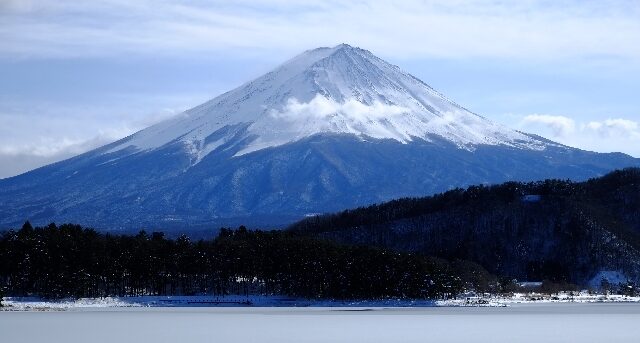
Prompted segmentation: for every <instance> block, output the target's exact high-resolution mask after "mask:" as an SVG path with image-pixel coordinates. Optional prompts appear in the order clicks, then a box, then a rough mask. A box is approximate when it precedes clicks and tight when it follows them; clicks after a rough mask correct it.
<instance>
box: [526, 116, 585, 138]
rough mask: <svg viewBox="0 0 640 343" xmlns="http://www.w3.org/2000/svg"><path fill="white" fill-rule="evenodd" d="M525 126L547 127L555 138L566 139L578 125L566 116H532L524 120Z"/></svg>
mask: <svg viewBox="0 0 640 343" xmlns="http://www.w3.org/2000/svg"><path fill="white" fill-rule="evenodd" d="M522 124H524V125H525V126H533V125H535V124H538V125H542V126H545V127H547V128H549V129H550V130H551V132H552V133H553V136H554V137H565V136H567V135H570V134H572V133H574V131H575V128H576V123H575V121H574V120H573V119H571V118H568V117H565V116H553V115H548V114H531V115H528V116H526V117H524V119H523V120H522Z"/></svg>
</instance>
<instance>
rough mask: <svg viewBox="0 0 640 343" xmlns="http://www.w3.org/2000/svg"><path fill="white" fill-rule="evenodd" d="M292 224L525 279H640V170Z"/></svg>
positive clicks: (479, 190)
mask: <svg viewBox="0 0 640 343" xmlns="http://www.w3.org/2000/svg"><path fill="white" fill-rule="evenodd" d="M290 230H291V231H292V232H297V233H298V234H303V235H308V236H310V237H317V238H323V239H330V240H333V241H335V242H340V243H344V244H363V245H368V246H377V247H384V248H387V249H392V250H395V251H404V252H412V253H417V254H422V255H425V256H436V257H440V258H444V259H449V260H452V259H463V260H470V261H474V262H477V263H478V264H480V265H481V266H483V267H484V268H486V269H487V270H488V271H489V272H490V273H492V274H495V275H498V276H501V277H508V278H516V279H518V280H532V281H542V280H545V279H547V280H551V281H553V282H557V283H573V284H577V285H580V286H587V285H588V284H589V281H590V280H592V278H594V277H595V276H596V275H597V274H598V272H600V271H619V272H622V273H624V274H625V275H626V276H627V277H628V278H629V281H631V282H633V283H635V284H638V283H639V282H640V169H638V168H629V169H624V170H619V171H615V172H612V173H610V174H607V175H605V176H603V177H600V178H594V179H591V180H588V181H585V182H572V181H569V180H545V181H538V182H528V183H521V182H507V183H504V184H500V185H488V186H484V185H479V186H472V187H469V188H467V189H454V190H451V191H448V192H445V193H442V194H437V195H434V196H430V197H423V198H406V199H398V200H394V201H390V202H386V203H382V204H378V205H373V206H369V207H362V208H358V209H353V210H347V211H343V212H339V213H336V214H330V215H324V216H318V217H313V218H308V219H306V220H303V221H301V222H299V223H296V224H294V225H292V226H291V227H290Z"/></svg>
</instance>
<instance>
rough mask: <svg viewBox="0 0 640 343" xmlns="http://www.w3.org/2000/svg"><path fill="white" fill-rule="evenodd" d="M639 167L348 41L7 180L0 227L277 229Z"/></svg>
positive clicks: (2, 185)
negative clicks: (506, 115) (355, 210)
mask: <svg viewBox="0 0 640 343" xmlns="http://www.w3.org/2000/svg"><path fill="white" fill-rule="evenodd" d="M629 166H640V160H639V159H635V158H632V157H630V156H628V155H624V154H622V153H609V154H602V153H594V152H588V151H583V150H579V149H575V148H571V147H568V146H564V145H561V144H559V143H555V142H552V141H550V140H547V139H544V138H542V137H539V136H535V135H532V134H527V133H524V132H520V131H516V130H512V129H510V128H508V127H505V126H503V125H500V124H497V123H494V122H492V121H490V120H488V119H486V118H484V117H482V116H479V115H477V114H474V113H472V112H470V111H468V110H466V109H465V108H463V107H461V106H460V105H458V104H456V103H454V102H453V101H451V100H449V99H447V98H446V97H445V96H443V95H442V94H440V93H438V92H437V91H435V90H434V89H432V88H431V87H429V86H428V85H427V84H425V83H424V82H422V81H420V80H418V79H417V78H415V77H413V76H412V75H410V74H408V73H406V72H404V71H402V70H401V69H400V68H398V67H397V66H394V65H392V64H389V63H387V62H385V61H383V60H382V59H380V58H378V57H376V56H374V55H373V54H372V53H370V52H369V51H367V50H363V49H359V48H356V47H352V46H349V45H346V44H342V45H338V46H336V47H333V48H318V49H314V50H309V51H306V52H304V53H302V54H300V55H298V56H296V57H294V58H293V59H291V60H289V61H287V62H285V63H284V64H282V65H281V66H279V67H277V68H276V69H274V70H273V71H271V72H269V73H267V74H265V75H263V76H261V77H259V78H257V79H255V80H253V81H250V82H248V83H246V84H244V85H242V86H240V87H238V88H236V89H234V90H231V91H229V92H227V93H224V94H222V95H220V96H218V97H216V98H214V99H212V100H210V101H208V102H206V103H204V104H201V105H199V106H196V107H194V108H192V109H190V110H187V111H185V112H184V113H182V114H180V115H177V116H175V117H173V118H171V119H169V120H166V121H164V122H161V123H158V124H156V125H154V126H151V127H148V128H146V129H144V130H142V131H139V132H137V133H135V134H133V135H131V136H129V137H126V138H124V139H121V140H119V141H116V142H114V143H112V144H109V145H106V146H103V147H101V148H98V149H95V150H93V151H90V152H87V153H84V154H82V155H79V156H76V157H74V158H71V159H68V160H65V161H62V162H58V163H54V164H51V165H48V166H45V167H42V168H39V169H36V170H33V171H30V172H27V173H25V174H22V175H18V176H15V177H12V178H8V179H3V180H0V226H2V227H11V226H15V225H19V224H20V223H22V222H24V220H27V219H28V220H31V221H32V222H34V223H38V224H43V223H47V222H51V221H56V222H77V223H81V224H83V225H92V226H95V227H98V228H104V229H118V228H123V229H139V228H142V227H147V228H164V229H171V228H182V229H188V228H193V229H196V228H200V227H210V228H211V227H216V226H220V225H235V224H238V223H244V224H249V225H262V226H265V225H266V226H269V225H281V224H286V223H289V222H291V221H294V220H296V219H299V218H302V217H303V216H305V215H308V214H313V213H322V212H328V211H336V210H341V209H345V208H349V207H355V206H361V205H367V204H371V203H376V202H381V201H385V200H390V199H393V198H398V197H411V196H424V195H428V194H432V193H434V192H440V191H445V190H448V189H450V188H454V187H461V186H466V185H470V184H478V183H498V182H503V181H508V180H517V181H527V180H537V179H544V178H569V179H574V180H582V179H585V178H589V177H594V176H599V175H602V174H604V173H606V172H608V171H610V170H612V169H616V168H622V167H629Z"/></svg>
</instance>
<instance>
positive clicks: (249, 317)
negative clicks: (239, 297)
mask: <svg viewBox="0 0 640 343" xmlns="http://www.w3.org/2000/svg"><path fill="white" fill-rule="evenodd" d="M0 341H2V342H13V343H17V342H29V343H32V342H47V343H49V342H65V343H66V342H70V343H74V342H109V343H114V342H152V343H159V342H278V343H280V342H469V341H473V342H536V343H539V342H581V343H582V342H640V305H639V304H625V303H615V304H614V303H609V304H607V303H597V304H579V303H575V304H567V303H565V304H526V305H513V306H510V307H501V308H488V307H477V308H472V307H431V308H282V307H280V308H248V307H238V308H107V309H82V310H70V311H59V312H58V311H51V312H37V311H34V312H0Z"/></svg>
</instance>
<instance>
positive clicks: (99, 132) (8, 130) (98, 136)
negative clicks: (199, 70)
mask: <svg viewBox="0 0 640 343" xmlns="http://www.w3.org/2000/svg"><path fill="white" fill-rule="evenodd" d="M110 100H113V99H110ZM14 107H15V104H14V105H13V106H12V105H9V104H7V103H2V102H0V178H4V177H9V176H13V175H17V174H19V173H23V172H26V171H28V170H31V169H33V168H36V167H40V166H42V165H45V164H49V163H53V162H57V161H61V160H64V159H66V158H70V157H73V156H75V155H78V154H81V153H84V152H86V151H89V150H91V149H94V148H97V147H100V146H102V145H105V144H108V143H111V142H113V141H116V140H118V139H120V138H123V137H126V136H128V135H130V134H132V133H134V132H136V131H138V130H141V129H143V128H145V127H147V126H150V125H153V124H155V123H157V122H159V121H161V120H163V119H166V118H168V117H171V116H173V115H175V114H176V113H179V112H181V111H182V109H168V108H167V109H161V110H157V111H154V112H151V113H147V112H144V111H145V109H143V108H142V109H137V108H135V106H128V105H127V104H124V107H123V108H114V107H108V108H106V109H101V107H102V104H96V105H95V107H89V108H88V107H86V106H81V105H78V106H73V105H72V106H62V107H52V106H50V105H48V104H31V107H29V108H14ZM87 113H90V114H91V115H87Z"/></svg>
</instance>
